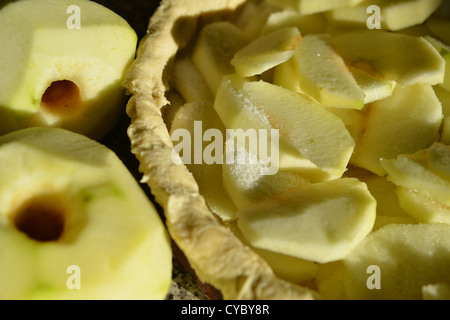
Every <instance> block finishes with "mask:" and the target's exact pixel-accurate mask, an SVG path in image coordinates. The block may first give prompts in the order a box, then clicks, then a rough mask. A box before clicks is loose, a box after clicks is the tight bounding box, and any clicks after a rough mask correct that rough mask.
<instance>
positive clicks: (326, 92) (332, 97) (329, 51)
mask: <svg viewBox="0 0 450 320" xmlns="http://www.w3.org/2000/svg"><path fill="white" fill-rule="evenodd" d="M295 61H296V65H297V68H298V72H299V77H300V78H299V83H300V89H301V90H302V91H303V92H304V93H305V94H307V95H309V96H310V97H311V98H313V99H315V100H316V101H318V102H319V103H320V104H322V106H324V107H331V108H348V109H358V110H360V109H362V108H363V107H364V100H365V94H364V92H363V90H362V89H361V88H360V87H359V85H358V83H357V82H356V80H355V78H354V77H353V75H352V73H351V72H350V70H349V69H348V68H347V66H346V64H345V62H344V60H343V59H342V58H341V57H340V56H339V55H338V54H337V53H336V51H335V50H334V47H333V43H332V40H331V36H329V35H327V34H320V35H307V36H305V37H303V39H302V41H301V42H300V44H299V45H298V47H297V50H296V52H295Z"/></svg>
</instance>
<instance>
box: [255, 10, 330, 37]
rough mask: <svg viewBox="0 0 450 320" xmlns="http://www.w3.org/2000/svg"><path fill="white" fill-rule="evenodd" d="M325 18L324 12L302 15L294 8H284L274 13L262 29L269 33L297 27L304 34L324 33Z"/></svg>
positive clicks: (263, 31)
mask: <svg viewBox="0 0 450 320" xmlns="http://www.w3.org/2000/svg"><path fill="white" fill-rule="evenodd" d="M325 23H326V21H325V18H324V17H323V15H322V14H309V15H302V14H300V13H298V12H296V11H292V10H282V11H277V12H274V13H272V14H271V15H270V16H269V18H268V19H267V22H266V24H265V26H264V28H263V30H262V31H261V33H262V34H267V33H270V32H273V31H275V30H278V29H281V28H286V27H297V28H298V30H300V32H301V34H302V35H307V34H314V33H324V32H325V31H326V30H325V29H326V28H325Z"/></svg>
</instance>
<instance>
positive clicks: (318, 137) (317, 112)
mask: <svg viewBox="0 0 450 320" xmlns="http://www.w3.org/2000/svg"><path fill="white" fill-rule="evenodd" d="M214 108H215V109H216V111H217V113H218V115H219V117H220V118H221V119H222V122H223V123H224V125H225V127H226V128H227V129H241V130H244V131H246V130H248V129H256V130H259V129H263V130H272V129H275V130H279V136H280V150H279V154H280V168H282V165H281V158H282V155H283V154H284V153H285V152H287V153H288V154H289V153H290V154H292V149H294V151H295V150H296V151H297V152H299V153H300V154H299V156H298V166H299V170H301V167H303V166H305V161H304V159H307V160H308V161H310V162H311V163H312V164H313V165H312V166H311V165H310V166H307V167H305V168H304V169H305V170H313V171H314V172H313V173H312V174H311V176H316V179H317V180H322V179H324V177H323V173H325V174H326V175H327V176H328V179H329V178H331V177H335V178H337V177H341V176H342V174H343V173H344V171H345V168H346V166H347V164H348V161H349V158H350V157H351V154H352V152H353V149H354V141H353V139H352V137H351V136H350V133H349V132H348V130H347V128H346V127H345V125H344V124H343V122H342V120H341V119H339V118H338V117H337V116H336V115H334V114H332V113H331V112H329V111H327V110H326V109H324V108H323V107H322V106H320V105H319V104H318V103H316V102H314V101H313V100H311V99H309V98H308V97H306V96H304V95H302V94H299V93H296V92H293V91H291V90H288V89H285V88H282V87H279V86H276V85H273V84H270V83H267V82H263V81H258V82H248V81H244V80H242V79H240V78H238V77H237V76H230V77H225V78H224V80H223V82H222V85H221V87H220V88H219V90H218V93H217V96H216V101H215V104H214ZM284 143H285V144H286V145H287V146H288V147H290V148H288V147H287V148H283V146H284ZM314 166H316V168H314Z"/></svg>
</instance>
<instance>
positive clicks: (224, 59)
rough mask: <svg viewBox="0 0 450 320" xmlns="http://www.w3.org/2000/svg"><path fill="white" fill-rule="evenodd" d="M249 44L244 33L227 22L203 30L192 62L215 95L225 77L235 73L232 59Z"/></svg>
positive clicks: (214, 24) (217, 23) (212, 24)
mask: <svg viewBox="0 0 450 320" xmlns="http://www.w3.org/2000/svg"><path fill="white" fill-rule="evenodd" d="M247 43H248V40H247V37H246V36H245V34H244V33H243V31H241V30H240V29H239V28H238V27H236V26H235V25H233V24H232V23H230V22H227V21H223V22H214V23H211V24H208V25H207V26H205V27H204V28H203V29H202V30H201V32H200V34H199V36H198V38H197V40H196V43H195V48H194V50H193V52H192V61H193V62H194V64H195V66H196V67H197V69H198V70H199V71H200V73H201V74H202V76H203V78H204V79H205V81H206V83H207V84H208V86H209V88H210V90H211V92H212V93H213V94H215V93H216V91H217V88H218V87H219V85H220V82H221V80H222V77H223V76H224V75H227V74H232V73H235V70H234V68H233V66H232V65H231V59H232V58H233V56H234V55H235V53H236V52H237V51H239V50H240V49H241V48H243V47H244V46H245V45H246V44H247Z"/></svg>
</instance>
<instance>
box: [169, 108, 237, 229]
mask: <svg viewBox="0 0 450 320" xmlns="http://www.w3.org/2000/svg"><path fill="white" fill-rule="evenodd" d="M196 121H199V122H200V124H201V126H196V125H195V122H196ZM210 129H213V130H217V131H218V132H220V134H221V136H222V137H225V135H226V134H225V128H224V126H223V124H222V122H221V121H220V119H219V117H218V116H217V113H216V112H215V110H214V109H213V107H212V105H211V104H208V103H204V102H189V103H186V104H185V105H183V106H182V107H181V108H180V109H179V110H178V111H177V112H176V114H175V117H174V120H173V122H172V126H171V132H170V133H171V137H172V139H175V140H176V141H173V143H174V145H175V148H177V145H178V143H187V145H189V149H188V150H190V152H188V150H183V152H187V153H188V154H187V155H186V156H187V158H188V159H187V161H185V165H186V166H187V168H188V169H189V171H190V172H191V173H192V174H193V176H194V177H195V180H196V181H197V184H198V186H199V190H200V192H201V194H202V195H203V197H204V198H205V201H206V203H207V204H208V206H209V208H210V209H211V211H212V212H213V213H214V214H216V215H217V216H219V217H220V218H221V219H222V220H224V221H226V220H232V219H234V218H235V213H236V210H237V208H236V207H235V206H234V204H233V201H232V200H231V199H230V197H228V195H227V192H226V190H225V189H224V187H223V177H222V162H223V159H220V161H218V163H217V162H215V163H208V162H205V157H204V152H205V150H206V147H207V145H209V144H208V143H207V142H205V141H203V140H204V139H203V137H204V135H205V132H206V131H207V130H210ZM177 130H182V133H183V132H186V133H187V134H188V135H187V136H184V135H177ZM185 138H189V141H188V142H186V141H181V142H180V141H179V140H182V139H185ZM198 141H200V143H198ZM211 143H219V145H220V146H221V147H222V146H223V143H224V141H212V142H211ZM196 144H197V145H198V146H200V147H196V146H195V145H196ZM197 148H198V149H197ZM198 158H199V159H200V161H199V160H198Z"/></svg>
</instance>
